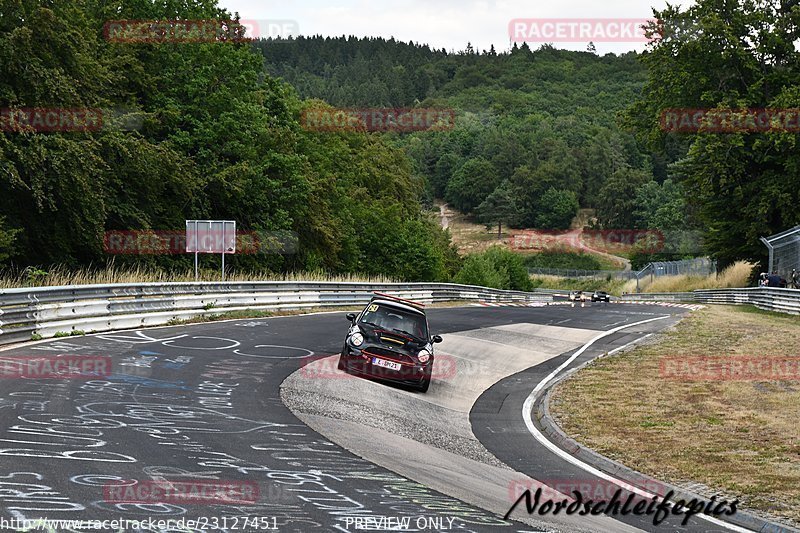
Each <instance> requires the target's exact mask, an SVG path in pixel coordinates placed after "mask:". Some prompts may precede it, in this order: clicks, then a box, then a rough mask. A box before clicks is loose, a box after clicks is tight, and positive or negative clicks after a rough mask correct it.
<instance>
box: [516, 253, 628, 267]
mask: <svg viewBox="0 0 800 533" xmlns="http://www.w3.org/2000/svg"><path fill="white" fill-rule="evenodd" d="M522 260H523V263H525V266H526V267H529V268H561V269H577V270H619V265H616V264H614V262H612V261H611V260H609V259H606V258H605V257H601V256H598V255H593V254H586V253H582V252H556V251H545V252H539V253H535V254H525V255H524V256H523V259H522Z"/></svg>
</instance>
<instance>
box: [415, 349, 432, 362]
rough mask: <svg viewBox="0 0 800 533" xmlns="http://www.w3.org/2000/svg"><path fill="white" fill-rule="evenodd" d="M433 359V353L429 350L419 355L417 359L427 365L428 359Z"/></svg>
mask: <svg viewBox="0 0 800 533" xmlns="http://www.w3.org/2000/svg"><path fill="white" fill-rule="evenodd" d="M430 358H431V352H429V351H428V350H422V351H421V352H419V353H418V354H417V359H419V362H420V363H427V362H428V359H430Z"/></svg>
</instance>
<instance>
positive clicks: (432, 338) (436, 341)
mask: <svg viewBox="0 0 800 533" xmlns="http://www.w3.org/2000/svg"><path fill="white" fill-rule="evenodd" d="M431 341H433V343H434V344H436V343H439V342H442V337H440V336H439V335H434V336H433V337H431Z"/></svg>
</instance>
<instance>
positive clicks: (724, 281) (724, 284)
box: [623, 261, 754, 293]
mask: <svg viewBox="0 0 800 533" xmlns="http://www.w3.org/2000/svg"><path fill="white" fill-rule="evenodd" d="M753 266H754V265H752V264H750V263H747V262H745V261H737V262H736V263H734V264H732V265H731V266H729V267H728V268H726V269H725V270H723V271H722V272H719V273H717V274H711V275H709V276H688V275H680V276H662V277H660V278H655V279H653V280H652V281H650V276H645V277H644V278H642V279H641V280H639V286H640V288H641V289H642V292H645V293H647V292H691V291H693V290H696V289H731V288H739V287H748V286H751V285H750V279H749V278H750V273H751V272H752V271H753ZM623 290H624V291H625V292H628V293H635V292H636V280H635V279H634V280H630V281H628V282H627V283H626V284H625V287H624V288H623Z"/></svg>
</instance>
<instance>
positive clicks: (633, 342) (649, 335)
mask: <svg viewBox="0 0 800 533" xmlns="http://www.w3.org/2000/svg"><path fill="white" fill-rule="evenodd" d="M652 336H653V334H652V333H648V334H647V335H645V336H644V337H639V338H638V339H634V340H632V341H631V342H629V343H628V344H625V345H623V346H620V347H618V348H614V349H613V350H611V351H610V352H608V353H607V354H605V355H614V354H615V353H617V352H619V351H621V350H624V349H625V348H627V347H628V346H631V345H632V344H636V343H637V342H639V341H643V340H644V339H646V338H647V337H652ZM600 357H603V356H602V355H601V356H600Z"/></svg>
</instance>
